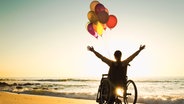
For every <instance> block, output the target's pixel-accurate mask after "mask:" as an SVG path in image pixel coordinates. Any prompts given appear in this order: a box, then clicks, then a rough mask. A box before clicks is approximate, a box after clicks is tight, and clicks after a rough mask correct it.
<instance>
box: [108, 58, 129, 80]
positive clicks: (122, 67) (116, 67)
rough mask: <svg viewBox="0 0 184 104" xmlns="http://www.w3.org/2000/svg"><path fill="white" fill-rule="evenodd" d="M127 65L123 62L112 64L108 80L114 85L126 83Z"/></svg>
mask: <svg viewBox="0 0 184 104" xmlns="http://www.w3.org/2000/svg"><path fill="white" fill-rule="evenodd" d="M127 66H128V64H127V63H125V62H123V61H122V62H112V64H111V66H110V69H109V73H108V78H109V80H110V81H111V82H112V83H114V84H119V83H124V82H125V81H126V74H127Z"/></svg>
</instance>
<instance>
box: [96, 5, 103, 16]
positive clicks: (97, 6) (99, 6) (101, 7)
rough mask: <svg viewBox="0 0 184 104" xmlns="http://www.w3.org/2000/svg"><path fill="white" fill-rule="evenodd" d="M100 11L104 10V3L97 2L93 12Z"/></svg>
mask: <svg viewBox="0 0 184 104" xmlns="http://www.w3.org/2000/svg"><path fill="white" fill-rule="evenodd" d="M102 11H105V7H104V5H103V4H97V5H96V6H95V13H96V14H98V13H100V12H102Z"/></svg>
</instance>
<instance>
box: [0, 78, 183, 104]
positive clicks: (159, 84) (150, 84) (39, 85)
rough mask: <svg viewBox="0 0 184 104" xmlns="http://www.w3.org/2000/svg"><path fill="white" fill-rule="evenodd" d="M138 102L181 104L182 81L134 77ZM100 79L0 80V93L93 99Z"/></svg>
mask: <svg viewBox="0 0 184 104" xmlns="http://www.w3.org/2000/svg"><path fill="white" fill-rule="evenodd" d="M132 80H134V82H135V84H136V86H137V90H138V101H137V102H138V103H144V104H184V78H181V77H180V78H179V77H178V78H144V79H141V78H138V79H132ZM99 84H100V79H88V78H63V79H55V78H52V79H45V78H1V79H0V91H8V92H13V93H23V94H35V95H43V96H56V97H68V98H78V99H91V100H95V99H96V93H97V90H98V87H99Z"/></svg>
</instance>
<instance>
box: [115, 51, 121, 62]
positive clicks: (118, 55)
mask: <svg viewBox="0 0 184 104" xmlns="http://www.w3.org/2000/svg"><path fill="white" fill-rule="evenodd" d="M121 55H122V54H121V51H120V50H116V51H115V52H114V57H115V58H116V59H118V60H120V59H121Z"/></svg>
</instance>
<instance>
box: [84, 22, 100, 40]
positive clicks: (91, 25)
mask: <svg viewBox="0 0 184 104" xmlns="http://www.w3.org/2000/svg"><path fill="white" fill-rule="evenodd" d="M87 29H88V32H89V33H90V34H91V35H93V36H94V37H95V38H98V35H97V34H96V32H95V30H94V28H93V23H89V24H88V27H87Z"/></svg>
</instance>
